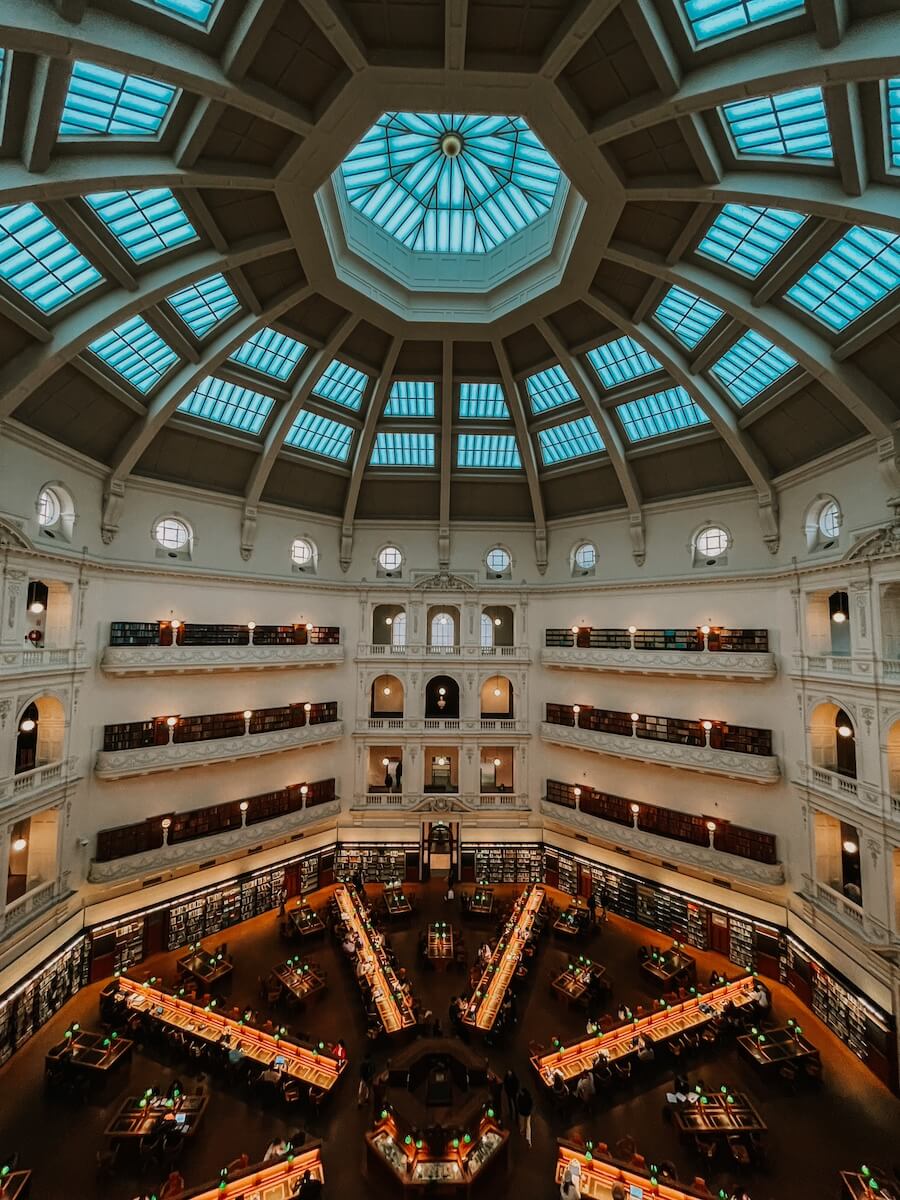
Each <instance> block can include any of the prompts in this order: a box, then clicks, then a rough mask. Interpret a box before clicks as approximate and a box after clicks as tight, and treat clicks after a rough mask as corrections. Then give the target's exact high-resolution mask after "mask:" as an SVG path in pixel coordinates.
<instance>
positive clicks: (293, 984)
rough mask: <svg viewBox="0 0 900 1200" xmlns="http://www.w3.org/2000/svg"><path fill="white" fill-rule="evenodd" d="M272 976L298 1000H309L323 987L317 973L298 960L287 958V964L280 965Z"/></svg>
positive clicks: (323, 984) (323, 981) (320, 977)
mask: <svg viewBox="0 0 900 1200" xmlns="http://www.w3.org/2000/svg"><path fill="white" fill-rule="evenodd" d="M272 974H273V975H274V976H275V978H276V979H278V981H279V982H280V983H281V985H282V987H284V988H286V989H287V991H289V992H290V993H291V995H292V996H295V997H296V998H297V999H298V1000H309V998H310V997H311V996H314V995H315V994H316V993H317V992H320V991H322V990H323V989H324V987H325V980H324V979H323V978H322V976H321V975H320V974H319V973H318V971H314V970H313V968H312V967H311V966H310V965H309V963H305V962H301V961H300V959H299V958H289V959H288V960H287V962H283V963H280V964H279V965H278V966H277V967H275V969H274V970H273V972H272Z"/></svg>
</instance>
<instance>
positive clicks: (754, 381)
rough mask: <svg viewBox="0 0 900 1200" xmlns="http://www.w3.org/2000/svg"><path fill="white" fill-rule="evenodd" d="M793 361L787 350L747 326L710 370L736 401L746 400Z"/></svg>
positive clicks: (784, 370)
mask: <svg viewBox="0 0 900 1200" xmlns="http://www.w3.org/2000/svg"><path fill="white" fill-rule="evenodd" d="M796 365H797V363H796V360H795V359H793V358H791V356H790V355H789V354H785V352H784V351H783V350H779V348H778V347H777V346H773V345H772V343H771V342H770V341H769V339H768V338H765V337H763V336H762V334H759V333H756V332H755V331H754V330H752V329H750V330H748V331H747V333H745V334H744V336H743V337H742V338H740V339H739V340H738V341H736V342H735V343H734V345H733V346H732V347H731V348H730V349H729V350H726V351H725V353H724V354H723V355H722V357H721V358H720V359H719V360H718V361H717V362H715V363H713V365H712V366H711V367H710V370H711V371H712V373H713V375H715V377H716V379H718V380H719V382H720V383H721V384H722V386H723V387H724V388H725V390H726V391H727V392H728V393H729V395H731V396H732V397H733V398H734V399H735V400H737V402H738V404H749V402H750V401H751V400H752V399H753V398H754V396H758V395H759V394H760V392H764V391H765V390H766V388H767V387H768V386H769V385H770V384H772V383H774V382H775V380H776V379H780V378H781V376H782V375H784V374H786V373H787V372H788V371H790V369H791V367H795V366H796Z"/></svg>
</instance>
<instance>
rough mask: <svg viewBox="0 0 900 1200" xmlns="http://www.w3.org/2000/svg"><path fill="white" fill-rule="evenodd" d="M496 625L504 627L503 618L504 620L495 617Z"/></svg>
mask: <svg viewBox="0 0 900 1200" xmlns="http://www.w3.org/2000/svg"><path fill="white" fill-rule="evenodd" d="M494 624H495V625H502V624H503V618H502V617H494Z"/></svg>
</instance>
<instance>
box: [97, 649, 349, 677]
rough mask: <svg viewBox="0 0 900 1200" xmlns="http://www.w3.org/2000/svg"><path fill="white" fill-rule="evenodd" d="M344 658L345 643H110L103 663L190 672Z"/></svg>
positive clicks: (128, 669)
mask: <svg viewBox="0 0 900 1200" xmlns="http://www.w3.org/2000/svg"><path fill="white" fill-rule="evenodd" d="M343 661H344V647H343V646H107V647H106V648H105V650H104V651H103V658H102V660H101V662H100V666H101V667H102V669H103V670H104V671H105V672H106V673H107V674H108V675H175V674H179V675H182V674H184V675H189V674H191V673H193V672H197V673H206V672H210V671H271V670H289V669H291V668H297V667H306V666H310V667H319V666H328V665H331V664H336V663H342V662H343Z"/></svg>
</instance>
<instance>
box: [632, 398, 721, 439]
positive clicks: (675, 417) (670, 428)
mask: <svg viewBox="0 0 900 1200" xmlns="http://www.w3.org/2000/svg"><path fill="white" fill-rule="evenodd" d="M616 415H617V416H618V418H619V420H620V421H621V422H622V427H623V428H624V430H625V435H626V437H627V438H628V440H629V442H645V441H647V439H648V438H655V437H660V436H662V435H663V434H665V433H676V432H677V431H678V430H679V429H690V428H692V427H693V426H695V425H706V424H708V423H709V417H707V415H706V413H704V412H703V410H702V409H701V408H698V407H697V405H696V404H695V403H694V401H693V400H692V399H691V398H690V396H689V395H688V394H687V392H686V391H685V390H684V388H683V387H673V388H666V390H665V391H663V392H654V394H653V395H652V396H643V397H641V399H640V400H629V402H628V403H627V404H620V405H619V406H618V407H617V408H616Z"/></svg>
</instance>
